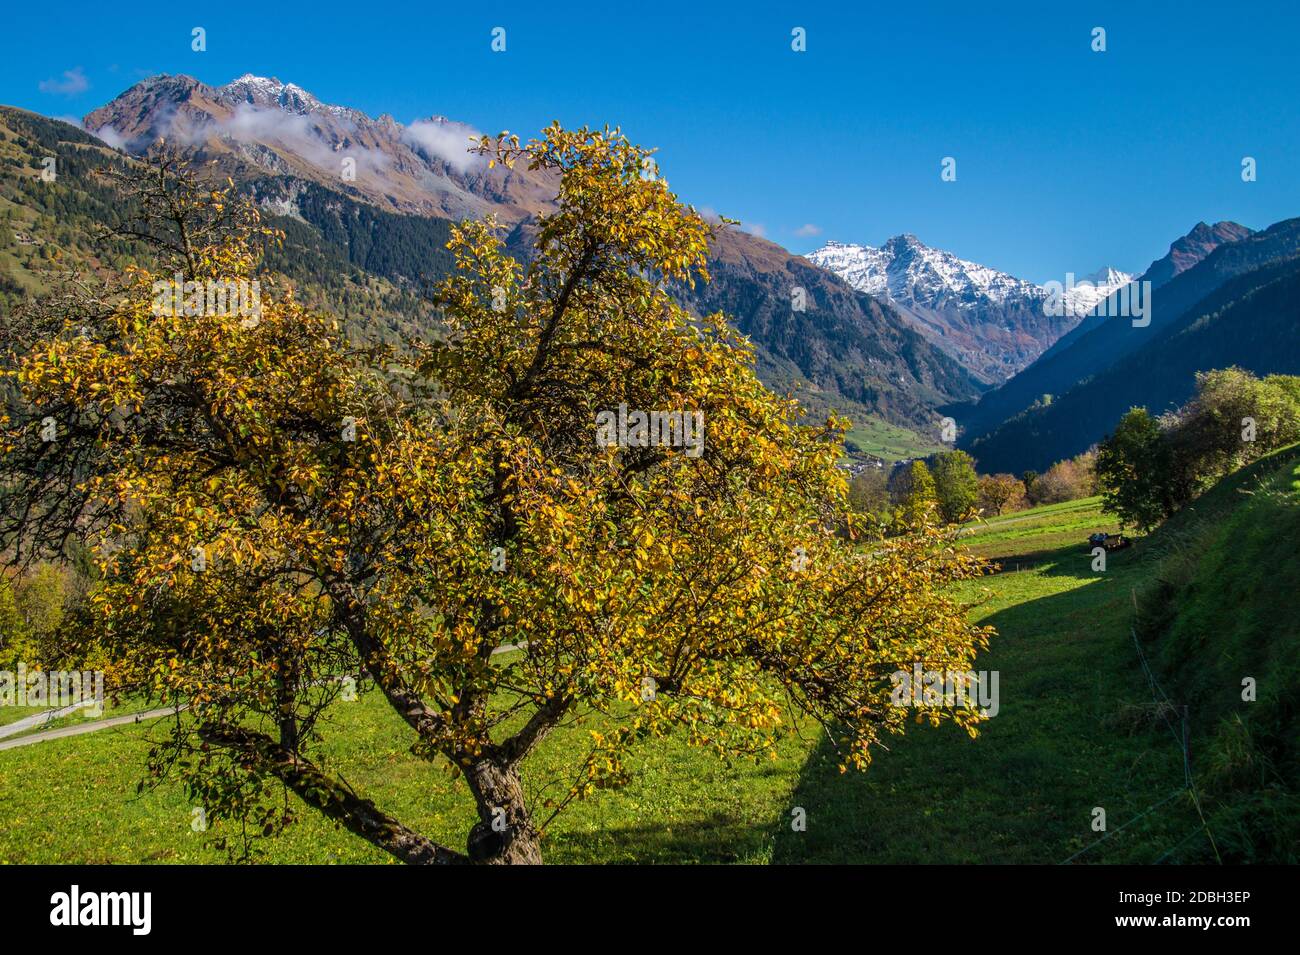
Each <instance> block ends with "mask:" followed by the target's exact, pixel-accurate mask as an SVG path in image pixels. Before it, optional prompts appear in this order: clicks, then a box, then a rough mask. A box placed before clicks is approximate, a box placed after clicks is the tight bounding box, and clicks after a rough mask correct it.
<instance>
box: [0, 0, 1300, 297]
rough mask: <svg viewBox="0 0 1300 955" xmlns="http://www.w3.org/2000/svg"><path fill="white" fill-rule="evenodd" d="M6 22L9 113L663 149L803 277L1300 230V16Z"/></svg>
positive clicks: (35, 18)
mask: <svg viewBox="0 0 1300 955" xmlns="http://www.w3.org/2000/svg"><path fill="white" fill-rule="evenodd" d="M989 8H994V9H989ZM381 11H382V12H381ZM6 19H7V21H8V22H7V23H6V26H5V29H4V32H3V36H2V37H0V62H2V63H3V64H4V65H3V67H2V68H0V103H5V104H9V105H14V106H20V107H23V108H26V109H31V110H35V111H37V112H41V113H45V114H47V115H54V116H80V115H83V114H84V113H86V112H88V111H89V110H90V109H92V108H94V107H95V106H98V105H100V104H102V103H104V102H107V101H108V100H109V99H111V98H113V97H114V96H115V95H117V94H118V93H119V92H121V91H122V90H124V89H126V88H127V87H128V86H130V85H131V84H132V83H134V82H136V81H137V80H138V79H140V78H141V77H143V76H146V75H149V74H153V73H159V72H166V73H188V74H190V75H193V76H196V77H198V78H199V79H201V80H203V81H205V82H208V83H212V84H220V83H225V82H228V81H229V80H231V79H233V78H234V77H236V76H238V75H240V74H242V73H245V72H252V73H258V74H262V75H268V76H269V75H274V76H278V77H279V78H280V79H282V80H285V81H287V82H294V83H297V84H299V85H300V86H303V87H305V88H306V89H308V90H310V91H312V92H313V93H315V94H316V95H317V96H319V97H320V98H321V99H323V100H326V101H328V102H336V103H344V104H347V105H350V106H355V107H357V108H359V109H362V110H364V111H366V112H367V113H369V114H371V115H378V114H379V113H384V112H387V113H391V114H392V115H393V116H394V117H395V118H397V119H398V120H400V121H402V122H409V121H410V120H412V119H415V118H418V117H424V116H429V115H432V114H443V115H446V116H450V117H451V118H453V119H457V120H461V121H464V122H467V123H471V124H473V125H475V126H477V127H478V128H480V129H483V130H484V131H489V132H495V131H498V130H500V129H509V130H511V131H512V132H517V133H520V134H528V133H533V132H535V131H536V130H538V129H540V128H541V127H542V126H544V125H546V124H547V123H549V122H550V121H551V120H552V119H559V120H560V121H561V122H563V123H565V124H567V125H577V124H582V123H587V124H594V125H603V124H605V123H609V124H617V125H621V126H622V127H623V128H624V130H625V131H626V132H628V133H629V134H630V135H631V136H632V137H633V138H634V139H636V140H638V141H640V142H642V143H645V144H647V145H653V146H657V147H659V148H660V150H661V153H660V157H659V159H660V169H661V170H662V172H663V173H664V174H665V176H666V177H667V178H668V180H669V182H670V183H671V185H672V186H673V188H674V189H675V190H676V191H677V192H678V193H679V195H680V196H681V197H682V199H683V200H685V201H688V202H693V203H695V204H697V205H701V206H709V207H712V208H713V209H716V210H717V211H719V212H721V213H724V214H726V215H729V216H734V217H736V218H739V219H742V220H744V221H745V222H746V223H749V224H750V227H751V228H753V229H755V230H761V231H762V232H763V233H764V234H765V235H766V236H767V237H768V238H770V239H772V240H773V241H776V242H779V243H781V244H782V245H784V246H786V247H787V248H790V249H792V250H794V251H796V252H805V251H808V250H810V249H813V248H816V247H817V246H819V245H820V244H821V243H822V242H824V241H825V240H826V239H838V240H841V241H851V242H866V243H870V244H879V243H880V242H882V241H883V240H884V239H885V238H887V237H888V236H890V235H894V234H897V233H899V232H912V233H915V234H916V235H917V236H919V237H920V238H921V239H922V240H923V241H925V242H927V243H928V244H930V245H934V246H938V247H941V248H946V249H949V250H951V251H953V252H956V253H957V254H959V255H961V256H963V257H965V258H970V259H974V260H975V261H978V262H982V263H984V264H987V265H991V266H994V267H997V268H1000V269H1004V270H1006V271H1009V272H1011V273H1013V274H1015V275H1019V276H1022V277H1024V278H1029V279H1033V280H1035V281H1046V280H1048V279H1053V278H1055V279H1058V280H1063V279H1064V274H1065V272H1067V271H1075V272H1077V273H1079V274H1083V273H1085V272H1090V271H1092V270H1093V269H1095V268H1097V267H1099V266H1101V265H1103V264H1110V265H1114V266H1116V267H1118V268H1123V269H1127V270H1130V271H1133V270H1140V269H1142V268H1144V267H1145V266H1146V265H1147V264H1148V263H1149V262H1150V261H1151V260H1152V259H1153V258H1155V257H1157V256H1159V255H1162V254H1163V253H1164V252H1165V251H1166V249H1167V247H1168V244H1169V242H1170V241H1171V240H1172V239H1174V238H1175V237H1177V236H1178V235H1181V234H1183V233H1184V232H1186V231H1187V230H1188V229H1189V228H1191V227H1192V226H1193V225H1194V224H1195V223H1196V222H1197V221H1199V220H1205V221H1209V222H1213V221H1216V220H1219V219H1235V220H1236V221H1239V222H1242V223H1244V224H1246V225H1248V226H1251V227H1253V228H1261V227H1263V226H1266V225H1269V224H1271V223H1273V222H1275V221H1277V220H1279V219H1284V218H1288V217H1291V216H1296V215H1300V160H1298V159H1297V156H1298V155H1300V109H1297V105H1296V104H1297V85H1300V79H1298V77H1300V71H1297V69H1296V67H1295V63H1296V61H1297V59H1296V53H1295V51H1296V49H1297V47H1298V46H1300V12H1298V10H1297V5H1295V4H1293V3H1276V4H1275V3H1269V2H1255V3H1249V4H1237V3H1223V2H1222V0H1220V2H1215V3H1209V2H1167V3H1166V2H1137V0H1130V2H1127V3H1055V2H1046V0H1039V2H1036V3H1008V2H994V3H983V4H974V3H969V4H966V3H963V4H954V3H930V2H925V0H914V2H899V0H890V2H888V3H883V4H880V3H875V2H861V3H852V4H843V5H829V4H813V3H786V4H766V3H729V4H705V3H700V2H695V3H687V4H677V3H671V2H669V3H628V2H627V0H620V2H617V3H613V2H611V3H604V4H596V3H587V4H573V5H566V4H561V3H536V2H533V3H529V4H492V3H475V4H457V5H454V8H449V7H448V6H447V5H443V4H429V3H424V4H419V5H412V6H411V7H410V8H409V9H403V8H397V7H392V6H387V5H381V4H373V5H371V4H364V3H356V2H354V0H349V2H336V0H319V2H315V3H310V4H307V3H302V4H300V3H293V2H276V3H267V4H238V5H234V4H231V5H226V4H222V5H215V4H214V5H211V6H208V5H202V4H199V5H179V4H175V3H150V2H130V3H128V4H126V5H120V4H106V3H97V4H93V5H91V4H78V3H61V4H58V5H56V6H53V7H51V6H49V5H43V4H17V5H12V6H11V7H10V8H9V10H8V11H6ZM195 26H202V27H203V28H205V29H206V31H207V45H208V48H207V51H206V52H203V53H196V52H193V51H192V50H191V48H190V37H191V34H190V31H191V29H192V28H193V27H195ZM496 26H501V27H504V28H505V29H506V51H505V52H504V53H493V52H492V51H491V49H490V43H491V30H492V28H493V27H496ZM796 26H799V27H804V28H805V29H806V31H807V51H806V52H803V53H795V52H793V51H792V50H791V30H792V29H793V28H794V27H796ZM1097 26H1100V27H1104V28H1105V29H1106V31H1107V32H1106V45H1107V50H1106V52H1104V53H1094V52H1093V51H1092V50H1091V48H1090V45H1091V41H1092V36H1091V34H1092V29H1093V28H1094V27H1097ZM947 156H951V157H953V158H955V159H956V162H957V164H956V170H957V180H956V181H955V182H942V181H941V179H940V166H941V162H942V160H943V158H944V157H947ZM1245 156H1252V157H1254V158H1255V159H1256V161H1257V166H1258V180H1257V181H1256V182H1252V183H1245V182H1243V181H1242V178H1241V162H1242V158H1243V157H1245ZM805 227H811V228H805ZM812 229H816V230H817V231H816V233H815V234H811V233H812Z"/></svg>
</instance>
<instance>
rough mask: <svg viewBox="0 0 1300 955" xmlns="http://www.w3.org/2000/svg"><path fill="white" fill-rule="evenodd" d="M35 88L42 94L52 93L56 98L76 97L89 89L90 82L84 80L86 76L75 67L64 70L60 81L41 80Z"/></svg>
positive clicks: (79, 68)
mask: <svg viewBox="0 0 1300 955" xmlns="http://www.w3.org/2000/svg"><path fill="white" fill-rule="evenodd" d="M37 88H38V89H40V91H41V92H42V93H53V94H54V95H56V96H76V95H77V94H79V93H84V92H86V90H88V89H90V80H88V79H86V74H85V73H84V72H82V69H81V67H79V66H76V67H73V68H72V69H70V70H64V71H63V79H61V80H55V79H49V80H41V81H40V83H38V84H37Z"/></svg>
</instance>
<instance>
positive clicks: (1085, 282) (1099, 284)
mask: <svg viewBox="0 0 1300 955" xmlns="http://www.w3.org/2000/svg"><path fill="white" fill-rule="evenodd" d="M1136 278H1137V276H1136V275H1130V274H1129V273H1128V272H1121V271H1120V270H1119V269H1113V268H1111V267H1110V266H1107V267H1106V268H1103V269H1098V270H1097V271H1096V272H1093V273H1092V274H1091V275H1085V276H1083V277H1082V278H1077V277H1076V278H1073V279H1072V278H1071V277H1070V276H1068V275H1067V276H1066V281H1065V282H1062V283H1061V284H1062V286H1064V290H1063V291H1062V293H1061V298H1062V300H1063V301H1064V302H1065V307H1066V310H1067V312H1068V313H1069V314H1071V315H1076V316H1083V315H1087V314H1088V313H1089V312H1091V311H1092V310H1093V309H1094V308H1096V307H1097V306H1098V305H1099V304H1101V303H1102V302H1104V301H1106V299H1108V298H1109V297H1110V295H1111V293H1112V292H1114V291H1116V290H1117V289H1121V288H1123V287H1124V286H1125V285H1128V284H1129V283H1130V282H1132V281H1133V280H1134V279H1136ZM1071 282H1072V283H1073V284H1071Z"/></svg>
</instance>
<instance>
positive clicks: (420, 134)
mask: <svg viewBox="0 0 1300 955" xmlns="http://www.w3.org/2000/svg"><path fill="white" fill-rule="evenodd" d="M479 135H480V134H479V132H478V130H476V129H474V128H473V127H470V126H464V125H462V124H460V123H452V122H447V121H445V120H437V119H417V120H416V121H415V122H413V123H411V125H410V126H407V127H406V128H405V129H403V130H402V140H403V141H404V142H405V143H406V144H407V145H408V146H412V147H414V148H417V149H420V150H423V151H424V153H425V155H427V156H430V157H432V158H435V159H441V160H442V161H443V162H445V163H446V164H447V165H449V166H451V168H452V169H454V170H456V172H459V173H462V174H463V173H465V172H468V171H469V170H470V169H472V168H474V167H475V166H477V165H479V164H480V163H481V162H482V161H483V157H481V156H476V155H474V154H472V153H470V152H469V145H470V137H474V138H477V137H478V136H479Z"/></svg>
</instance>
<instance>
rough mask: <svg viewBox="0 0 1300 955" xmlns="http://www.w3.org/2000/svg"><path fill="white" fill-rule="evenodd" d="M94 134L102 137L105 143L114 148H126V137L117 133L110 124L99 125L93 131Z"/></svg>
mask: <svg viewBox="0 0 1300 955" xmlns="http://www.w3.org/2000/svg"><path fill="white" fill-rule="evenodd" d="M94 135H96V136H98V137H99V138H100V139H102V140H103V141H104V142H105V143H106V144H107V145H109V146H112V147H113V148H114V149H125V148H126V137H125V136H123V135H122V134H121V133H119V132H118V131H117V130H116V129H114V128H113V127H112V126H101V127H100V128H99V129H97V130H95V131H94Z"/></svg>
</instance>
